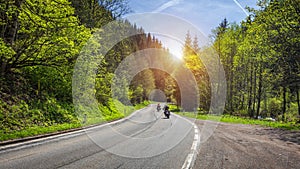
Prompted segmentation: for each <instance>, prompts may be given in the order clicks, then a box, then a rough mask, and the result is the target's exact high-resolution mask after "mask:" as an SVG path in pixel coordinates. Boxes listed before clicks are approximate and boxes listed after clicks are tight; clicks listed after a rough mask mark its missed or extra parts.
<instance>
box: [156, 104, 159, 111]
mask: <svg viewBox="0 0 300 169" xmlns="http://www.w3.org/2000/svg"><path fill="white" fill-rule="evenodd" d="M156 110H157V111H160V104H159V103H158V104H157V107H156Z"/></svg>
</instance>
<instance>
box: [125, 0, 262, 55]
mask: <svg viewBox="0 0 300 169" xmlns="http://www.w3.org/2000/svg"><path fill="white" fill-rule="evenodd" d="M255 5H256V0H129V6H130V8H131V9H132V10H133V13H131V15H132V14H136V13H145V12H156V13H165V14H170V15H173V16H176V17H179V18H181V19H184V20H186V21H187V22H189V23H191V24H193V25H194V26H195V27H197V28H198V29H199V30H200V31H201V32H202V33H203V34H204V36H206V37H208V36H209V35H210V34H211V30H212V29H214V28H216V27H217V26H218V24H219V23H220V22H221V21H222V20H223V19H224V18H225V17H226V18H227V20H228V21H229V22H236V23H240V22H241V21H242V20H244V19H245V18H246V16H247V15H248V14H247V11H246V10H245V9H244V8H245V7H246V6H249V7H255ZM137 25H138V26H142V27H144V26H143V25H139V24H137ZM145 31H146V32H148V30H147V29H145ZM149 32H151V31H149ZM192 36H195V35H192ZM197 36H198V35H197ZM162 41H163V43H164V41H165V40H162ZM164 45H165V46H167V47H169V48H171V49H172V48H179V46H178V45H177V46H176V45H175V46H176V47H174V45H168V42H167V41H165V43H164ZM177 50H178V49H177ZM175 53H176V52H175ZM177 53H179V51H177Z"/></svg>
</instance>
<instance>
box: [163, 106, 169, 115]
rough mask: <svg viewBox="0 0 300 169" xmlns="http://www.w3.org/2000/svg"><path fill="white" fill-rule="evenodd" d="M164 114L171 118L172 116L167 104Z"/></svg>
mask: <svg viewBox="0 0 300 169" xmlns="http://www.w3.org/2000/svg"><path fill="white" fill-rule="evenodd" d="M164 114H165V116H166V117H167V118H169V116H170V111H169V106H168V105H165V107H164Z"/></svg>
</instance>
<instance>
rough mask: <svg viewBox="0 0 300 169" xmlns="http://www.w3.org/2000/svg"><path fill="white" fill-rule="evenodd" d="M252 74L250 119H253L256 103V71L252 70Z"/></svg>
mask: <svg viewBox="0 0 300 169" xmlns="http://www.w3.org/2000/svg"><path fill="white" fill-rule="evenodd" d="M253 72H254V82H253V83H254V84H253V85H254V86H253V104H252V109H251V114H252V117H254V112H255V101H256V71H255V69H254V70H253Z"/></svg>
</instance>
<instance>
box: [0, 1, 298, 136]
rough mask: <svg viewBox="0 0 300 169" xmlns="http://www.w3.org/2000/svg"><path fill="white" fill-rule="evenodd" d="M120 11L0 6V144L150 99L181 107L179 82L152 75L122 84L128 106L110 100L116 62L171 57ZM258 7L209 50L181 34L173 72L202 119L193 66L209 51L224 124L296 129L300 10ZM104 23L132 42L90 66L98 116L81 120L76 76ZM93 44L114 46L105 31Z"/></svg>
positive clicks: (204, 83)
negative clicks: (261, 121)
mask: <svg viewBox="0 0 300 169" xmlns="http://www.w3.org/2000/svg"><path fill="white" fill-rule="evenodd" d="M127 4H128V2H127V0H99V1H94V0H81V1H77V0H46V1H41V0H1V3H0V30H1V35H0V66H1V67H0V121H1V123H0V135H1V136H3V137H1V139H0V140H5V139H8V138H12V137H24V136H28V135H34V134H39V131H37V130H36V129H37V128H39V129H40V128H51V127H54V129H53V130H64V129H68V128H72V127H79V126H81V125H82V124H83V123H84V125H88V124H94V123H99V122H103V121H110V120H114V119H119V118H122V117H124V116H126V115H128V114H129V113H130V112H132V111H133V109H132V107H131V106H130V105H134V106H138V105H140V104H143V105H146V104H148V101H149V95H150V93H151V91H152V90H153V89H159V90H161V91H164V92H165V95H166V96H167V101H168V102H173V103H174V104H176V105H177V106H180V105H181V96H180V90H179V88H178V82H176V81H175V80H174V79H173V78H172V77H171V76H170V74H168V73H167V72H164V71H161V70H158V69H147V70H144V71H142V72H140V73H139V74H137V75H136V76H135V77H134V79H133V80H132V81H131V82H130V87H129V90H128V91H127V92H128V97H129V100H130V105H129V104H128V103H126V102H122V99H120V100H119V101H116V100H114V99H113V98H112V96H111V95H112V93H111V83H112V80H113V78H114V72H115V70H116V68H117V67H118V65H119V64H120V63H121V62H122V60H123V59H125V58H126V57H127V56H129V55H130V54H132V53H134V52H137V51H140V50H143V49H147V48H156V49H160V50H162V51H164V52H165V53H166V55H168V52H169V51H168V49H166V48H165V47H164V46H163V44H162V42H160V40H159V39H158V38H156V37H155V36H154V35H151V34H150V33H147V32H145V31H144V30H143V28H139V27H137V26H136V25H135V24H134V23H130V22H129V21H127V20H122V19H121V17H122V16H124V15H125V14H128V13H130V12H131V9H130V8H129V7H128V5H127ZM258 6H259V9H250V8H249V9H248V10H249V12H250V13H251V15H250V16H249V17H247V18H245V20H244V21H242V22H241V23H229V22H228V21H227V19H224V20H223V21H221V23H220V24H219V26H218V27H217V28H216V29H214V30H213V31H212V36H211V40H212V43H211V46H205V47H199V46H198V39H197V37H194V39H193V38H192V37H191V35H190V34H189V32H188V30H187V35H186V40H185V44H184V47H183V63H181V64H184V65H185V66H186V67H187V68H189V69H190V70H191V71H192V73H193V75H194V77H195V79H196V81H197V87H198V90H199V95H200V99H199V101H198V102H199V103H198V105H199V108H198V112H199V113H201V114H207V113H209V108H210V104H211V103H210V98H211V84H210V79H209V76H208V73H207V68H206V67H205V66H206V65H204V64H203V63H202V62H201V60H200V59H199V56H201V55H204V54H205V52H206V51H207V50H209V49H211V48H213V49H214V50H215V51H216V52H217V53H218V55H219V59H220V62H221V63H222V64H223V67H224V71H225V75H226V79H227V84H226V85H227V93H226V97H227V99H226V105H225V112H224V113H225V114H229V115H235V116H243V117H249V118H256V119H257V118H260V117H272V118H274V119H276V121H283V122H293V123H296V122H299V120H300V101H299V97H300V96H299V85H300V78H299V76H300V72H299V71H300V69H299V63H300V56H299V54H300V51H299V50H300V34H299V33H300V1H299V0H285V1H281V0H273V1H258ZM112 21H117V22H120V23H122V25H124V26H125V27H126V28H127V29H129V30H131V31H133V32H136V33H135V34H136V35H134V36H131V37H130V38H126V39H123V40H122V41H120V42H119V43H118V44H117V45H115V46H113V48H111V49H109V52H108V53H107V54H106V55H105V56H100V55H99V56H97V57H99V58H103V59H102V60H101V63H91V64H96V67H97V65H98V67H97V71H96V72H97V73H96V77H95V79H94V82H95V83H94V85H95V90H94V91H92V92H94V95H95V97H96V99H97V102H98V103H97V106H98V108H99V109H100V110H101V112H102V114H101V115H97V114H94V113H93V112H83V114H87V119H82V118H83V117H81V115H82V114H81V115H79V114H78V112H77V111H76V109H80V107H79V108H78V107H76V106H74V103H73V99H74V98H73V96H72V78H73V72H74V66H75V64H76V60H77V58H78V56H79V55H80V53H81V52H82V49H84V46H85V44H86V43H87V42H88V40H89V39H90V38H91V37H92V36H93V34H95V33H97V32H99V31H100V32H101V28H102V27H103V26H104V25H106V24H108V23H110V22H112ZM101 35H103V36H107V37H109V36H113V31H111V32H110V31H106V32H102V34H101ZM99 38H101V37H99ZM106 45H107V46H108V45H109V44H99V41H95V42H94V44H93V46H92V48H88V50H89V52H91V53H92V52H95V51H97V47H99V46H101V47H103V48H105V47H106ZM159 57H166V56H159ZM99 65H101V66H99ZM79 74H80V72H79ZM145 77H146V78H145ZM73 92H74V91H73ZM73 94H74V93H73ZM76 94H81V95H83V96H84V94H85V93H75V95H76ZM116 104H117V105H116ZM116 107H122V109H123V110H124V111H123V112H120V111H119V109H117V108H116ZM84 118H86V117H84ZM31 129H33V130H31ZM23 130H27V131H28V132H25V133H22V132H20V131H23ZM51 130H52V129H51ZM18 132H19V133H18ZM16 133H18V134H16ZM4 135H10V136H7V138H6V136H5V137H4Z"/></svg>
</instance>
